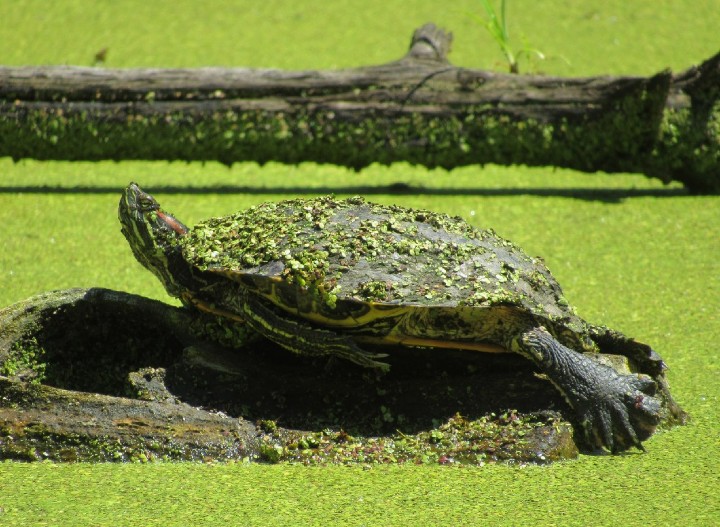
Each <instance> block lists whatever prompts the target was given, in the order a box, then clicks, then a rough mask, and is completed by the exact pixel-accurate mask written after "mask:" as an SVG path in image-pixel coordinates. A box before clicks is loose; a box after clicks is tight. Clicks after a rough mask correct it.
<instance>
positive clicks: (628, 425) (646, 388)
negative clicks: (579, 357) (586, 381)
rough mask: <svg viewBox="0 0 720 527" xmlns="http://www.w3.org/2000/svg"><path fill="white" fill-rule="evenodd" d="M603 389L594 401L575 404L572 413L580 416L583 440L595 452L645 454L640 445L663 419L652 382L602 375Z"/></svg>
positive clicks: (611, 374)
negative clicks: (604, 450)
mask: <svg viewBox="0 0 720 527" xmlns="http://www.w3.org/2000/svg"><path fill="white" fill-rule="evenodd" d="M601 378H602V379H603V382H602V385H601V386H597V390H593V391H594V392H595V393H594V394H593V395H594V397H593V398H590V399H587V400H585V401H583V400H577V401H576V404H575V409H576V410H578V411H579V412H580V414H581V416H583V418H582V426H583V429H584V431H585V439H586V441H587V442H588V444H589V445H590V446H592V447H594V448H603V447H605V448H607V449H608V450H610V452H612V453H613V454H617V453H620V452H624V451H625V450H628V449H629V448H632V447H636V448H637V449H638V450H641V451H643V452H644V451H645V447H643V445H642V441H645V440H646V439H647V438H649V437H650V436H651V435H652V434H653V433H654V432H655V428H656V427H657V425H658V424H659V423H660V421H661V419H662V406H661V404H660V401H659V400H658V399H656V398H655V397H653V395H652V394H654V393H655V391H656V389H657V386H656V384H655V382H654V381H653V380H652V379H649V378H647V377H644V376H637V375H621V374H618V373H617V372H615V371H614V370H609V371H605V372H603V375H602V377H601Z"/></svg>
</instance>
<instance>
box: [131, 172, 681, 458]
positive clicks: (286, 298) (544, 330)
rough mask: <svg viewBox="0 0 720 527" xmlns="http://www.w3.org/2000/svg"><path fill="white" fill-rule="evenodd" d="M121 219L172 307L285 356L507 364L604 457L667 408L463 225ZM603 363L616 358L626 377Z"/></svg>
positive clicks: (663, 391)
mask: <svg viewBox="0 0 720 527" xmlns="http://www.w3.org/2000/svg"><path fill="white" fill-rule="evenodd" d="M119 218H120V222H121V223H122V232H123V234H124V235H125V237H126V238H127V240H128V242H129V243H130V246H131V248H132V250H133V253H134V254H135V257H136V258H137V259H138V261H139V262H140V263H142V264H143V265H144V266H145V267H147V268H148V269H149V270H150V271H152V272H153V273H154V274H155V275H156V276H157V277H158V278H159V279H160V281H161V282H162V283H163V284H164V286H165V288H166V289H167V291H168V293H169V294H171V295H172V296H175V297H178V298H180V299H181V300H182V302H183V303H184V304H185V305H187V306H190V307H191V308H195V309H199V310H202V311H205V312H209V313H214V314H215V315H219V316H220V318H221V319H222V320H223V321H224V323H225V324H227V325H228V329H229V328H230V327H231V326H237V325H239V324H241V325H244V326H245V327H249V328H251V329H252V330H253V331H254V332H256V333H258V334H260V335H262V336H264V337H266V338H267V339H269V340H271V341H274V342H276V343H277V344H279V345H280V346H282V347H283V348H286V349H288V350H290V351H293V352H296V353H299V354H302V355H313V356H318V355H331V356H337V357H342V358H344V359H347V360H350V361H353V362H355V363H357V364H360V365H362V366H366V367H371V368H385V367H386V365H385V364H384V363H383V362H382V361H381V359H382V358H383V357H386V356H387V355H383V354H382V353H379V352H380V351H383V346H387V345H394V346H398V345H401V346H411V347H425V348H453V349H466V350H477V351H482V352H515V353H518V354H520V355H522V356H523V357H526V358H527V359H529V360H530V361H532V362H533V363H534V364H535V366H536V367H537V369H538V370H539V371H540V372H541V373H542V374H544V375H545V376H546V377H547V378H548V379H549V380H550V381H551V382H552V383H553V384H554V385H555V386H556V387H557V389H558V390H559V391H560V392H561V393H562V394H563V395H564V396H565V398H566V399H567V401H568V402H569V404H570V405H571V406H572V407H573V409H574V410H575V412H576V413H577V417H578V423H579V424H580V425H581V426H582V428H583V430H584V432H585V439H586V441H587V443H588V444H589V445H590V446H591V447H603V446H605V447H607V448H609V449H610V450H612V451H613V452H617V451H622V450H626V449H628V448H630V447H632V446H636V447H638V448H640V449H642V444H641V442H642V441H644V440H645V439H647V438H648V437H649V436H650V435H651V434H652V433H653V432H654V430H655V428H656V426H657V425H658V424H659V422H660V421H661V420H662V418H663V417H664V416H665V415H666V413H667V408H668V407H671V408H674V409H676V410H678V411H679V409H678V408H677V406H676V405H674V403H673V401H672V399H671V397H670V395H669V392H668V390H667V383H666V382H665V378H664V373H663V372H664V369H665V365H664V363H663V362H662V360H661V359H660V357H659V356H658V355H657V354H656V353H655V352H654V351H653V350H652V349H651V348H650V347H649V346H647V345H645V344H641V343H639V342H637V341H635V340H633V339H631V338H628V337H626V336H624V335H623V334H621V333H619V332H616V331H613V330H610V329H608V328H605V327H602V326H595V325H592V324H589V323H587V322H585V321H583V320H582V319H581V318H579V317H578V316H577V315H576V314H575V312H574V310H573V309H572V308H571V307H570V306H569V305H568V303H567V301H566V300H565V298H564V296H563V294H562V291H561V289H560V286H559V285H558V283H557V282H556V281H555V279H554V278H553V277H552V275H551V274H550V272H549V271H548V270H547V268H546V267H545V265H544V264H543V262H542V261H541V260H539V259H537V258H531V257H529V256H527V255H526V254H525V253H524V252H523V251H522V250H521V249H520V248H519V247H517V246H516V245H514V244H513V243H511V242H509V241H507V240H504V239H502V238H500V237H499V236H497V235H496V234H494V233H493V231H491V230H484V231H481V230H477V229H475V228H473V227H471V226H470V225H468V224H467V223H465V222H464V221H463V220H462V219H459V218H451V217H449V216H446V215H443V214H436V213H433V212H429V211H424V210H412V209H407V208H402V207H397V206H382V205H376V204H372V203H368V202H366V201H365V200H363V199H362V198H359V197H355V198H350V199H345V200H338V199H335V198H333V197H320V198H314V199H296V200H290V201H282V202H278V203H265V204H262V205H258V206H255V207H252V208H250V209H248V210H246V211H243V212H238V213H236V214H233V215H230V216H226V217H222V218H213V219H209V220H207V221H204V222H202V223H199V224H198V225H196V226H195V227H194V228H192V229H189V228H187V227H186V226H185V225H183V224H182V223H181V222H180V221H178V220H177V219H176V218H174V217H173V216H171V215H170V214H168V213H167V212H165V211H163V210H162V209H161V208H160V205H159V204H158V203H157V201H156V200H155V199H153V197H152V196H150V195H148V194H146V193H145V192H143V191H141V190H140V188H138V186H137V185H136V184H134V183H133V184H130V185H129V186H128V188H127V189H126V191H125V193H124V195H123V197H122V199H121V200H120V207H119ZM226 334H231V335H232V334H235V335H240V334H241V332H233V331H227V332H226ZM238 340H239V339H238ZM234 344H235V345H236V346H237V347H239V346H241V345H242V344H243V342H241V341H238V342H234ZM599 354H614V355H623V356H625V357H627V359H628V361H629V363H630V366H631V371H632V372H634V373H629V372H625V373H623V372H621V371H619V370H616V369H614V368H612V367H610V366H607V365H605V364H603V363H602V361H598V360H594V359H593V358H591V357H597V356H598V355H599Z"/></svg>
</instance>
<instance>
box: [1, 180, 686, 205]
mask: <svg viewBox="0 0 720 527" xmlns="http://www.w3.org/2000/svg"><path fill="white" fill-rule="evenodd" d="M144 189H145V190H147V191H148V192H150V193H157V194H247V195H275V194H294V195H318V194H361V195H417V196H480V197H483V196H485V197H505V196H537V197H561V198H574V199H581V200H588V201H603V202H606V203H620V202H622V201H623V200H625V199H628V198H644V197H653V198H671V197H677V196H688V195H690V192H688V190H686V189H684V188H677V187H666V188H647V189H645V188H582V187H569V188H562V187H561V188H551V187H525V188H479V187H461V188H428V187H423V186H419V185H409V184H406V183H392V184H389V185H350V186H330V185H325V186H321V187H311V186H302V185H298V186H274V187H260V186H258V187H255V186H242V185H217V186H215V185H207V186H183V185H150V186H147V187H144ZM121 191H122V187H120V186H118V187H115V186H94V185H81V186H72V187H64V186H59V185H56V186H52V185H2V186H0V194H115V193H119V192H121Z"/></svg>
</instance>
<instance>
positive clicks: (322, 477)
mask: <svg viewBox="0 0 720 527" xmlns="http://www.w3.org/2000/svg"><path fill="white" fill-rule="evenodd" d="M480 9H481V7H480V3H479V2H474V1H469V0H468V1H464V2H457V3H455V4H454V7H453V8H452V9H448V8H447V7H445V6H442V5H440V4H438V3H437V2H430V1H424V0H423V1H421V0H414V1H411V2H407V1H405V2H399V1H390V2H388V1H385V2H374V1H372V2H365V3H364V4H363V7H362V9H361V10H358V9H357V3H354V2H347V1H338V2H332V3H328V4H327V5H323V6H322V7H317V6H313V7H312V8H311V7H305V6H303V4H302V3H298V2H288V1H283V0H278V1H272V2H264V3H262V4H258V3H254V2H239V1H238V2H225V3H223V4H222V6H220V5H219V4H218V6H216V7H214V8H213V7H209V6H207V5H206V4H201V3H195V2H172V3H169V2H152V3H150V2H134V1H129V0H123V1H118V2H113V3H102V4H97V5H93V6H92V7H89V6H88V4H87V2H81V1H73V0H62V1H58V2H54V3H52V4H48V3H46V2H40V1H18V2H5V3H2V4H0V21H1V22H0V61H2V62H3V63H4V64H8V65H19V64H61V63H71V64H81V65H90V64H92V63H93V62H94V57H95V55H96V53H97V52H98V51H100V50H101V49H102V48H105V47H107V48H108V51H107V58H106V64H107V65H108V66H112V67H132V66H167V67H170V66H202V65H228V66H244V65H247V66H255V67H282V68H291V69H303V68H328V67H345V66H347V67H350V66H358V65H364V64H378V63H383V62H387V61H388V60H392V59H394V58H397V57H399V56H401V55H402V54H403V53H404V51H405V49H406V48H407V41H406V40H405V38H409V35H410V33H411V31H412V29H414V28H415V27H417V26H419V25H421V24H423V23H425V22H427V21H429V20H432V21H434V22H436V23H438V24H439V25H441V26H444V27H447V28H448V29H450V30H452V31H453V32H454V33H455V36H456V43H457V46H456V47H455V49H454V50H453V53H452V54H451V55H450V58H451V60H453V62H454V63H456V64H459V65H467V66H472V67H487V68H500V67H502V65H501V64H499V62H500V61H501V55H500V52H499V51H498V50H497V49H496V47H495V45H494V43H493V42H492V41H491V40H490V39H489V37H488V36H487V35H485V34H483V33H482V31H481V29H480V28H479V27H477V26H476V25H475V24H474V23H473V22H472V20H470V19H469V18H468V17H466V16H465V11H475V12H478V11H479V10H480ZM509 9H510V11H509V16H510V30H511V34H513V35H514V36H516V37H517V38H518V41H517V42H518V43H521V42H522V40H521V37H523V36H525V37H527V39H528V41H529V42H530V43H531V44H532V45H533V46H536V47H539V48H541V49H542V50H543V51H544V52H545V53H546V54H547V55H548V56H550V57H551V58H550V59H549V60H548V61H545V62H544V63H540V64H537V65H536V67H537V68H538V69H542V70H544V71H547V72H548V73H552V74H561V75H591V74H603V73H609V74H650V73H654V72H656V71H659V70H661V69H663V68H664V67H671V68H673V69H674V70H676V71H679V70H682V69H685V68H686V67H688V66H690V65H692V64H695V63H698V62H699V61H701V60H702V59H704V58H706V57H708V56H710V55H711V54H713V53H715V52H716V51H717V48H718V39H717V33H716V32H717V27H716V25H717V24H716V22H717V17H715V16H712V14H713V13H714V12H715V11H717V5H716V3H715V2H714V1H710V0H708V1H699V2H698V1H695V2H689V1H678V2H672V3H664V4H663V5H662V6H661V7H658V3H657V2H651V1H650V0H643V1H638V2H633V3H626V2H620V1H619V0H617V1H616V0H613V1H610V2H599V1H598V2H596V1H592V2H577V3H573V4H570V3H566V2H559V1H553V2H544V3H543V4H542V6H541V7H539V4H537V3H535V2H528V1H520V0H518V1H517V2H510V3H509ZM398 35H400V36H401V37H402V38H400V39H398V38H397V37H398ZM406 35H407V37H406ZM469 42H474V43H475V44H474V45H472V46H471V45H470V44H467V43H469ZM461 43H462V44H461ZM520 45H521V44H520ZM561 56H562V57H564V58H566V59H567V60H568V61H569V63H570V64H569V65H568V64H567V63H566V62H564V61H563V60H560V59H559V58H558V57H561ZM521 67H522V65H521ZM131 180H134V181H138V182H139V183H140V184H142V185H144V187H146V188H147V190H149V191H151V192H153V194H154V195H155V196H156V197H157V198H158V199H159V200H160V201H161V203H162V204H163V206H165V207H166V208H167V209H168V210H169V211H171V212H174V213H175V214H177V215H178V217H179V218H180V219H182V220H183V221H184V222H185V223H187V224H188V225H192V224H194V223H195V222H197V221H199V220H201V219H204V218H207V217H209V216H213V215H224V214H229V213H231V212H234V211H236V210H238V209H242V208H245V207H248V206H251V205H253V204H257V203H260V202H263V201H268V200H279V199H288V198H294V197H303V196H305V197H308V196H314V195H320V194H326V193H329V192H334V193H336V194H337V195H338V196H340V197H345V196H349V195H355V194H362V195H364V196H365V197H366V198H368V199H370V200H373V201H378V202H381V203H385V204H399V205H403V206H409V207H416V208H427V209H431V210H434V211H438V212H446V213H451V214H454V215H459V216H461V217H463V218H464V219H466V220H467V221H469V222H470V223H472V224H473V225H475V226H477V227H480V228H487V227H492V228H494V229H495V230H496V231H497V232H498V233H499V234H500V235H502V236H503V237H506V238H508V239H511V240H513V241H514V242H516V243H518V244H519V245H520V246H521V247H523V248H524V249H525V250H526V251H527V252H528V253H529V254H531V255H540V256H542V257H543V258H544V259H545V262H546V263H547V265H548V267H549V268H550V270H551V271H552V273H553V275H554V276H555V277H556V278H557V279H558V281H559V282H560V284H562V286H563V289H564V293H565V295H566V297H567V298H568V300H569V301H570V302H571V303H572V304H573V305H574V306H576V308H577V310H578V313H579V314H580V315H581V316H583V317H584V318H586V319H588V320H590V321H592V322H595V323H602V324H607V325H608V326H610V327H613V328H615V329H618V330H620V331H623V332H624V333H627V334H629V335H632V336H635V337H637V338H639V339H641V340H642V341H644V342H648V343H650V344H652V345H653V347H654V348H655V349H656V350H657V351H658V352H659V353H660V354H661V355H662V356H663V358H664V359H665V360H666V361H667V363H668V365H669V366H670V371H669V373H668V377H669V381H670V385H671V388H672V392H673V395H674V396H675V397H676V398H677V400H678V402H679V403H680V404H681V405H682V406H683V408H684V409H685V410H687V411H688V412H689V414H690V415H691V420H690V422H689V424H688V425H686V426H684V427H679V428H675V429H672V430H669V431H662V432H660V433H658V434H656V435H655V436H654V437H653V438H651V439H650V440H649V441H647V442H646V443H645V446H646V448H647V450H648V451H647V453H645V454H641V453H634V452H633V453H629V454H626V455H621V456H609V455H587V454H585V455H581V456H580V458H579V459H578V460H576V461H569V462H562V463H556V464H554V465H550V466H542V467H540V466H525V467H520V466H505V465H493V466H484V467H455V466H452V463H445V464H440V463H438V464H437V465H422V466H415V465H412V464H405V465H402V466H373V465H371V464H368V465H366V466H365V467H352V468H350V467H328V466H324V467H307V466H303V465H288V464H280V465H256V464H245V463H242V462H239V463H235V464H214V465H203V464H197V463H195V464H169V463H166V464H128V465H120V464H99V465H89V464H69V465H58V464H48V463H37V464H20V463H3V464H1V465H0V525H43V524H46V525H188V524H204V525H221V524H223V525H224V524H244V525H281V524H296V525H298V524H304V525H316V524H328V523H333V524H338V525H363V524H366V525H412V524H416V525H429V524H445V525H447V524H458V525H460V524H482V525H590V524H592V525H646V524H658V525H677V524H682V525H712V524H714V523H717V521H718V518H720V498H718V495H720V476H718V474H720V461H718V460H720V433H719V432H718V425H717V423H718V422H720V410H718V407H719V406H720V382H719V381H720V359H718V356H719V355H718V352H717V350H718V337H720V316H718V313H720V198H719V197H717V196H692V195H688V194H687V193H686V192H685V191H684V190H683V189H681V188H679V187H676V186H669V187H668V186H662V185H661V184H660V183H658V182H656V181H651V180H648V179H646V178H644V177H642V176H637V175H613V176H610V175H605V174H580V173H576V172H573V171H568V170H552V169H549V168H548V169H541V168H536V169H527V168H523V167H509V168H498V167H493V166H488V167H484V168H483V167H467V168H463V169H458V170H454V171H452V172H446V171H443V170H426V169H424V168H422V167H411V166H409V165H405V164H400V165H394V166H391V167H378V166H371V167H369V168H367V169H364V170H363V171H361V172H359V173H354V172H352V171H350V170H347V169H341V168H336V167H332V166H315V165H306V164H304V165H300V166H283V165H278V164H273V163H271V164H268V165H266V166H264V167H259V166H257V165H254V164H238V165H235V166H233V167H232V168H229V169H228V168H226V167H224V166H222V165H219V164H215V163H207V164H199V163H192V164H184V163H146V162H123V163H104V162H103V163H62V162H52V163H40V162H30V161H26V162H20V163H17V164H14V163H13V162H12V161H10V160H8V159H0V244H1V247H2V250H1V251H0V306H6V305H8V304H10V303H13V302H16V301H18V300H22V299H24V298H27V297H29V296H31V295H34V294H36V293H39V292H42V291H46V290H51V289H60V288H67V287H78V286H79V287H108V288H112V289H118V290H122V291H128V292H133V293H139V294H142V295H145V296H149V297H152V298H158V299H162V300H168V298H167V296H166V294H165V292H164V290H163V289H162V286H161V285H160V284H159V282H158V281H157V280H156V279H155V277H154V276H152V275H151V274H150V273H148V272H147V271H145V270H144V269H142V268H141V267H140V266H139V265H138V264H137V263H136V262H135V261H134V259H133V256H132V254H131V252H130V250H129V248H128V247H127V244H126V242H125V240H124V239H123V237H122V235H121V233H120V227H119V223H118V222H117V218H116V208H117V201H118V199H119V196H120V192H121V190H122V188H123V187H124V186H125V185H126V184H127V183H128V182H129V181H131Z"/></svg>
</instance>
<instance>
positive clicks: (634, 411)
mask: <svg viewBox="0 0 720 527" xmlns="http://www.w3.org/2000/svg"><path fill="white" fill-rule="evenodd" d="M513 350H514V351H517V352H518V353H520V354H521V355H523V356H525V357H527V358H529V359H530V360H532V361H533V362H534V363H535V364H536V365H537V366H539V367H540V369H541V370H542V372H543V373H544V374H545V375H546V376H547V377H548V379H550V381H551V382H552V383H553V384H554V385H555V386H556V387H557V388H558V390H560V392H561V393H562V394H563V395H564V396H565V398H566V399H567V401H568V403H570V406H572V407H573V409H574V410H575V412H576V413H577V415H578V418H579V421H580V424H581V425H582V427H583V430H584V432H585V440H586V441H587V443H588V445H589V446H591V447H593V448H601V447H603V446H604V447H606V448H608V449H609V450H611V451H612V452H613V453H616V452H620V451H623V450H627V449H628V448H631V447H633V446H635V447H637V448H639V449H640V450H645V449H644V448H643V446H642V441H644V440H645V439H647V438H648V437H650V435H652V433H653V432H654V431H655V428H656V427H657V425H658V424H659V423H660V421H661V419H662V417H663V409H662V405H661V404H660V401H659V400H658V399H657V398H655V397H653V395H655V392H656V389H657V385H656V383H655V382H654V381H653V380H652V379H651V378H649V377H647V376H645V375H635V374H631V375H623V374H620V373H618V372H617V371H615V370H614V369H613V368H611V367H609V366H605V365H603V364H599V363H597V362H595V361H593V360H592V359H590V358H588V357H585V356H584V355H583V354H581V353H578V352H576V351H573V350H571V349H570V348H567V347H565V346H563V345H562V344H561V343H560V342H558V341H557V340H555V338H553V337H552V336H551V335H550V334H549V333H548V332H547V331H546V330H545V328H542V327H539V328H533V329H531V330H529V331H526V332H524V333H523V334H522V335H521V336H520V337H519V338H518V339H516V340H515V342H514V346H513Z"/></svg>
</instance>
